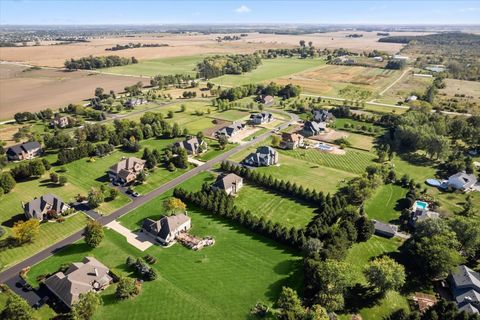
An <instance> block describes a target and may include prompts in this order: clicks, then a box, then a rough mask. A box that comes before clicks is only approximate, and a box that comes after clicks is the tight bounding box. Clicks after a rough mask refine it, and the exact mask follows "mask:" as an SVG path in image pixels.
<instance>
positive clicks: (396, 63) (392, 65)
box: [385, 59, 407, 70]
mask: <svg viewBox="0 0 480 320" xmlns="http://www.w3.org/2000/svg"><path fill="white" fill-rule="evenodd" d="M406 66H407V63H406V62H405V60H398V59H390V60H388V62H387V64H386V65H385V69H393V70H402V69H404V68H405V67H406Z"/></svg>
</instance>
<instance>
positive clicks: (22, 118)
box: [13, 111, 37, 124]
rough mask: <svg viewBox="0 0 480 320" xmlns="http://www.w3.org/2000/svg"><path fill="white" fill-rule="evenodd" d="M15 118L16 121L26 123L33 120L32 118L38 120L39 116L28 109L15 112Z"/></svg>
mask: <svg viewBox="0 0 480 320" xmlns="http://www.w3.org/2000/svg"><path fill="white" fill-rule="evenodd" d="M13 118H14V119H15V121H16V122H17V123H19V124H20V123H24V122H27V121H32V120H37V116H36V115H35V113H32V112H28V111H25V112H17V113H15V115H14V116H13Z"/></svg>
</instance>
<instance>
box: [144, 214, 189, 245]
mask: <svg viewBox="0 0 480 320" xmlns="http://www.w3.org/2000/svg"><path fill="white" fill-rule="evenodd" d="M191 227H192V222H191V219H190V217H189V216H187V215H186V214H183V213H181V214H176V215H172V216H165V217H162V218H161V219H160V220H152V219H149V218H147V219H145V220H143V224H142V231H143V232H146V233H148V234H150V235H152V236H153V237H155V239H156V240H157V241H158V242H160V243H162V244H164V245H168V244H170V243H171V242H172V241H174V240H175V238H176V237H177V236H178V235H179V234H180V233H181V232H187V231H188V230H189V229H190V228H191Z"/></svg>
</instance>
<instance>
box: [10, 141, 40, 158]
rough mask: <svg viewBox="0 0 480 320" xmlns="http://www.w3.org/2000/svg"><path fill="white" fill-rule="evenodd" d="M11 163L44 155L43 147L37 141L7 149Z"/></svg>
mask: <svg viewBox="0 0 480 320" xmlns="http://www.w3.org/2000/svg"><path fill="white" fill-rule="evenodd" d="M6 154H7V159H8V160H9V161H21V160H30V159H33V158H35V157H38V156H39V155H41V154H42V146H41V145H40V143H39V142H37V141H29V142H24V143H20V144H17V145H14V146H11V147H10V148H8V149H7V153H6Z"/></svg>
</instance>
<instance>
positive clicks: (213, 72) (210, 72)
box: [197, 54, 262, 79]
mask: <svg viewBox="0 0 480 320" xmlns="http://www.w3.org/2000/svg"><path fill="white" fill-rule="evenodd" d="M261 62H262V59H261V58H260V56H259V55H257V54H235V55H225V56H220V55H216V56H211V57H206V58H204V59H203V61H201V62H199V63H198V64H197V71H198V75H199V77H200V78H205V79H211V78H215V77H219V76H222V75H224V74H242V73H244V72H249V71H252V70H254V69H256V68H257V66H258V65H260V63H261Z"/></svg>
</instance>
